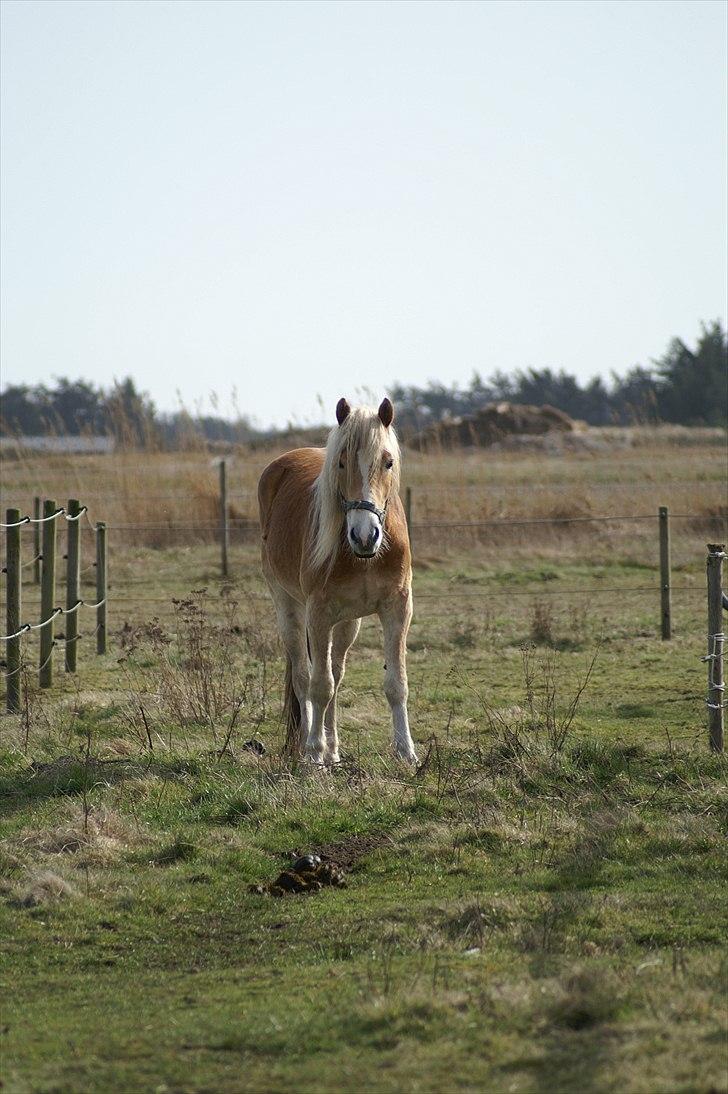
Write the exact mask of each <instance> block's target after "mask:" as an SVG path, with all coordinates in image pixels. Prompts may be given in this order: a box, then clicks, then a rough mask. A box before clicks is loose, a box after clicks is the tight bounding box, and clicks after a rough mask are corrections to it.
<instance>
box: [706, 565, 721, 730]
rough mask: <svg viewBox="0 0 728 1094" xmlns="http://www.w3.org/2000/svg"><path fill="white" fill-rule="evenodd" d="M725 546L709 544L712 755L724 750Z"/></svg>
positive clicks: (709, 697)
mask: <svg viewBox="0 0 728 1094" xmlns="http://www.w3.org/2000/svg"><path fill="white" fill-rule="evenodd" d="M724 558H725V544H724V543H709V544H708V656H707V658H706V660H707V662H708V731H709V733H710V747H711V749H712V750H713V752H722V751H723V696H724V693H725V692H724V687H725V685H724V684H723V641H724V634H723V591H722V570H723V559H724Z"/></svg>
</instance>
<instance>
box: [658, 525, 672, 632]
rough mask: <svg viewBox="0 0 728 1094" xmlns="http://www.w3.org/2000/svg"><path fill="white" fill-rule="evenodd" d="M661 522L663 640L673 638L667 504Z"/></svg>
mask: <svg viewBox="0 0 728 1094" xmlns="http://www.w3.org/2000/svg"><path fill="white" fill-rule="evenodd" d="M658 514H659V522H660V610H661V618H662V638H663V641H665V640H667V639H669V638H672V604H671V594H670V516H669V513H668V511H667V506H666V505H661V506H660V508H659V510H658Z"/></svg>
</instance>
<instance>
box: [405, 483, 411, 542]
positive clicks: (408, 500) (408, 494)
mask: <svg viewBox="0 0 728 1094" xmlns="http://www.w3.org/2000/svg"><path fill="white" fill-rule="evenodd" d="M404 515H405V517H406V518H407V534H408V535H409V541H410V547H411V546H412V487H411V486H408V487H407V489H406V490H405V492H404Z"/></svg>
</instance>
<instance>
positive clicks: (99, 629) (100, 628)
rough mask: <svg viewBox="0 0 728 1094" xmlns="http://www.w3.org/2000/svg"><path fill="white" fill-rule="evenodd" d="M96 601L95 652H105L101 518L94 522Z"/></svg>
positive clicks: (104, 562)
mask: <svg viewBox="0 0 728 1094" xmlns="http://www.w3.org/2000/svg"><path fill="white" fill-rule="evenodd" d="M102 601H103V603H102ZM96 602H97V604H98V607H97V609H96V652H97V653H106V607H107V604H106V525H105V524H104V522H103V521H101V520H100V521H97V522H96Z"/></svg>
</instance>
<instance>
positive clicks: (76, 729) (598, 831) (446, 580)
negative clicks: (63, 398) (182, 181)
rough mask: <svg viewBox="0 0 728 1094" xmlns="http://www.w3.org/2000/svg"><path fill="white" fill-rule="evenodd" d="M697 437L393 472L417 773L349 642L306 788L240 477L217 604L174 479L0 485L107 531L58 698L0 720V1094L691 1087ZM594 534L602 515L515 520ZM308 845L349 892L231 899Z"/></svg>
mask: <svg viewBox="0 0 728 1094" xmlns="http://www.w3.org/2000/svg"><path fill="white" fill-rule="evenodd" d="M632 442H639V443H632ZM714 442H715V438H713V437H708V436H702V437H701V435H700V434H698V433H696V434H693V435H690V434H689V433H688V432H687V431H682V432H681V433H675V432H673V433H670V431H666V432H662V433H661V432H660V431H657V432H654V433H650V432H649V431H644V433H643V434H640V435H639V436H638V437H637V438H634V437H632V438H631V439H630V443H627V442H626V441H625V443H624V444H623V445H621V446H619V445H616V444H610V443H606V442H605V444H604V446H603V448H601V449H600V448H595V449H594V450H592V451H589V452H582V453H574V454H571V455H567V456H564V455H549V454H548V453H544V452H538V453H533V452H529V451H524V452H522V453H500V454H497V455H495V454H492V453H488V452H474V453H468V454H464V455H462V456H460V455H458V456H455V455H450V456H446V455H440V456H429V457H425V456H422V455H415V454H411V453H407V452H405V464H404V484H405V485H410V486H411V487H412V488H413V505H414V513H413V524H414V557H415V567H414V600H415V615H414V622H413V626H412V630H411V632H410V640H409V660H408V667H409V680H410V718H411V725H412V731H413V736H414V738H415V741H416V743H417V747H418V752H419V756H420V760H421V761H422V762H421V764H420V766H419V767H418V768H417V769H416V770H411V769H409V768H407V767H405V766H403V765H401V764H399V763H398V762H396V761H395V760H394V759H393V758H392V757H391V755H390V748H389V739H390V718H389V710H388V708H387V704H386V701H385V700H384V696H383V694H382V688H381V685H382V675H383V673H382V653H381V635H380V633H379V626H378V624H377V623H376V622H375V621H372V620H365V622H364V625H363V627H362V632H361V635H360V637H359V640H358V642H357V644H356V646H355V647H354V649H353V650H352V653H351V657H350V661H349V666H348V671H347V675H346V679H345V681H344V684H343V687H342V693H341V701H340V734H341V747H342V756H343V762H342V764H341V765H340V766H339V767H337V768H336V769H334V770H332V771H328V772H321V771H316V770H311V769H310V768H308V767H307V766H305V765H295V764H294V765H291V764H290V763H288V762H286V761H284V760H283V759H282V758H281V756H280V755H279V746H280V743H281V738H282V726H281V712H280V694H281V687H282V675H283V670H282V657H281V651H280V648H279V643H278V639H277V636H276V632H275V628H274V621H273V614H272V610H271V606H270V603H269V601H268V598H267V594H266V592H265V590H264V587H263V583H262V579H261V576H260V570H259V562H258V550H257V546H256V543H255V538H256V535H255V530H254V528H253V527H252V525H251V523H250V521H251V518H252V517H253V515H254V507H253V495H252V491H253V487H254V482H255V480H256V479H257V475H258V473H259V471H260V469H261V468H262V467H263V466H264V465H265V463H266V462H268V460H269V459H270V458H272V455H273V454H274V453H271V452H252V453H240V454H238V455H236V458H235V460H234V462H233V463H232V464H231V471H230V478H231V482H230V495H231V510H232V515H233V518H234V519H233V521H232V527H231V553H230V575H229V578H228V579H227V580H225V581H223V580H222V579H221V577H220V567H219V549H218V548H217V546H216V544H215V536H216V520H217V511H216V468H215V467H214V466H213V464H212V463H211V461H210V458H209V457H207V456H203V455H202V454H201V453H195V452H190V453H184V454H180V455H170V454H162V453H160V454H151V455H148V456H145V455H143V454H140V453H123V454H119V455H117V456H112V457H108V456H103V457H90V456H89V457H77V458H75V459H69V458H66V457H59V456H53V457H48V456H44V457H42V458H40V457H39V458H33V459H19V460H17V461H10V460H8V461H6V463H5V467H4V471H3V493H4V503H5V504H6V505H11V504H13V505H15V504H17V505H19V506H20V507H21V508H22V509H23V511H25V512H27V511H28V510H29V507H30V506H31V505H32V498H33V496H34V495H35V494H41V493H42V494H43V495H44V496H46V497H51V498H55V499H56V500H58V501H63V499H64V498H66V497H68V496H74V497H78V498H80V499H81V500H82V501H83V502H86V503H87V504H88V505H89V510H90V515H91V517H92V518H93V519H94V520H96V519H100V520H103V519H105V520H107V521H108V522H109V552H110V563H109V587H110V603H109V627H110V632H109V637H110V643H109V653H108V654H107V655H106V656H105V657H96V656H95V655H94V652H93V648H92V646H91V645H89V647H88V648H87V647H84V646H83V644H81V645H80V649H79V673H78V675H77V676H76V677H72V676H67V675H65V674H64V673H63V671H62V669H63V663H62V654H61V653H60V652H59V653H58V660H57V662H56V675H55V679H54V684H53V687H52V688H51V689H49V690H45V691H40V690H38V689H37V688H36V687H35V686H34V685H33V674H32V673H31V674H30V675H29V679H28V681H27V682H28V687H27V689H26V692H25V695H26V701H25V704H24V708H23V711H22V714H21V715H20V716H19V717H18V716H12V717H11V716H3V717H2V718H0V733H1V734H2V751H1V754H0V762H1V763H2V768H1V770H0V788H1V793H0V814H1V818H0V821H1V824H2V829H1V834H2V849H1V850H0V856H1V857H0V862H1V863H2V890H1V892H0V920H1V922H2V927H1V929H0V934H1V937H2V939H3V942H2V949H3V961H2V998H3V1000H4V1002H3V1007H2V1023H1V1026H2V1028H1V1029H0V1038H1V1039H2V1040H1V1042H0V1043H1V1044H2V1080H3V1083H4V1089H5V1090H7V1091H12V1092H18V1094H21V1092H40V1091H55V1092H61V1091H68V1092H71V1091H73V1092H78V1091H99V1092H101V1091H112V1090H124V1091H170V1092H171V1091H179V1092H190V1094H193V1092H202V1091H209V1092H212V1091H226V1092H231V1094H232V1092H236V1091H246V1090H250V1091H260V1090H264V1091H279V1090H289V1089H295V1090H304V1091H324V1090H348V1091H358V1090H380V1091H401V1090H406V1091H442V1090H473V1091H475V1090H478V1091H480V1090H487V1091H491V1090H492V1091H501V1090H502V1091H565V1092H567V1091H574V1092H576V1091H595V1092H596V1091H600V1092H601V1091H615V1092H617V1091H624V1090H630V1091H674V1090H680V1091H719V1090H724V1089H725V1088H726V1078H725V1076H726V1042H725V1011H726V999H725V984H726V971H727V968H726V960H725V938H726V930H727V928H728V922H727V920H728V915H727V914H726V901H725V836H726V829H727V827H728V808H727V806H728V794H727V793H726V780H725V776H726V765H725V759H724V757H723V756H721V755H715V754H711V753H710V752H709V751H708V748H707V731H706V717H705V704H704V699H705V666H704V664H702V663H701V661H700V657H701V655H703V654H704V653H705V632H706V620H705V616H706V607H705V544H706V542H708V541H709V540H721V541H722V540H723V539H724V537H725V516H726V512H725V507H724V493H725V486H724V474H725V467H724V447H723V444H715V443H714ZM658 505H668V506H669V507H670V509H671V512H672V513H673V514H674V516H675V519H674V520H673V523H672V556H673V590H674V591H673V625H674V631H675V633H674V637H673V639H672V641H670V642H662V641H660V638H659V628H660V601H659V588H658V566H657V560H658V553H657V515H656V514H657V507H658ZM597 516H605V517H606V516H609V517H612V518H615V519H612V520H610V521H608V522H602V523H599V522H595V523H592V522H591V521H590V520H588V519H581V520H580V521H579V522H577V523H572V524H569V523H544V524H529V523H518V522H519V521H522V522H525V521H529V520H532V519H533V518H535V517H538V518H557V520H563V519H564V518H573V517H580V518H589V517H597ZM643 517H646V518H649V519H641V518H643ZM653 517H654V519H652V518H653ZM678 517H681V518H683V519H677V518H678ZM504 518H505V519H506V520H509V521H511V522H512V523H510V524H508V523H498V524H494V523H489V522H491V521H496V520H503V519H504ZM636 518H640V519H636ZM26 550H27V552H28V557H29V556H30V551H31V548H30V546H27V547H26ZM89 557H90V555H87V558H86V561H88V558H89ZM91 577H92V575H91ZM23 598H24V611H23V617H24V618H26V617H27V618H37V602H38V593H37V588H36V587H35V586H33V585H32V584H30V583H29V582H28V583H26V584H24V586H23ZM24 648H25V649H26V652H27V656H28V658H29V663H30V664H31V665H32V664H37V660H35V661H34V660H33V659H36V658H37V646H36V645H35V644H34V640H33V641H31V640H29V641H28V643H27V646H25V647H24ZM250 739H256V740H259V741H262V742H263V743H264V745H265V747H266V750H267V751H266V754H265V755H263V756H259V755H258V754H257V753H256V752H255V751H251V750H250V749H249V748H246V747H245V744H246V742H247V741H249V740H250ZM309 851H311V852H314V851H318V852H323V853H324V854H328V855H329V856H330V857H332V858H333V859H334V860H335V861H337V862H339V863H340V864H341V865H342V866H343V868H344V869H345V871H346V879H347V886H346V887H345V888H341V889H339V888H336V889H333V888H332V889H323V890H322V891H320V892H318V893H314V894H311V895H295V896H286V897H281V898H276V897H272V896H266V895H258V894H256V893H254V892H251V891H250V888H251V886H254V885H256V884H258V883H265V882H269V881H271V880H272V879H273V878H274V877H275V875H276V874H277V873H278V871H279V870H280V869H281V868H282V867H283V866H285V865H286V864H287V863H288V862H289V861H290V855H291V854H292V853H294V852H295V853H304V852H309Z"/></svg>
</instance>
